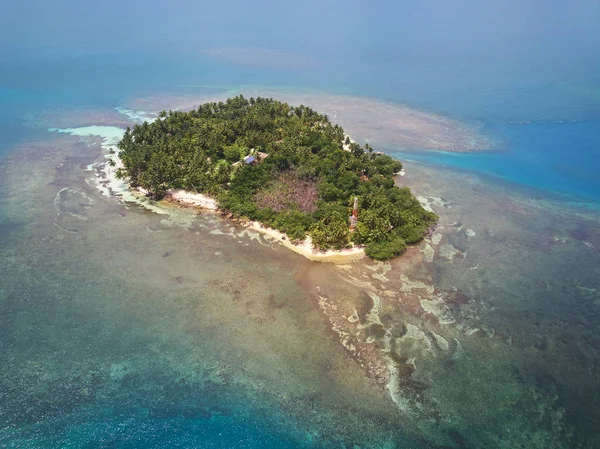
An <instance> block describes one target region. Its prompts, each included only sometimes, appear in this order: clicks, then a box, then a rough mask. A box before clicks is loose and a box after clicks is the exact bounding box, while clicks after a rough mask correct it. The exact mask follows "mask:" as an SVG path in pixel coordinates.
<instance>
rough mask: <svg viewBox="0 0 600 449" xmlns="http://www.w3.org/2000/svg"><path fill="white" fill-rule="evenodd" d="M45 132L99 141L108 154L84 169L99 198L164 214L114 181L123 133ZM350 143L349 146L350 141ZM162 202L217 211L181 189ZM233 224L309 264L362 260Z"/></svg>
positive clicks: (353, 251)
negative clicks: (133, 203) (271, 242)
mask: <svg viewBox="0 0 600 449" xmlns="http://www.w3.org/2000/svg"><path fill="white" fill-rule="evenodd" d="M48 131H50V132H59V133H67V134H72V135H76V136H81V137H93V136H99V137H101V138H102V140H103V143H102V148H103V149H104V150H106V151H107V152H109V154H105V155H103V159H104V160H103V161H101V162H96V163H94V164H91V165H90V166H89V167H88V170H90V171H92V172H93V173H94V176H95V177H96V179H95V182H94V183H93V184H95V187H96V188H97V189H98V190H100V193H101V195H103V196H107V197H109V196H115V197H118V198H120V199H121V200H122V201H124V202H135V203H137V204H140V205H141V206H143V207H145V208H147V209H149V210H152V211H153V212H156V213H161V214H164V213H168V212H167V211H166V210H164V209H161V207H160V206H159V205H156V204H155V203H150V202H148V201H144V200H145V198H143V197H145V196H146V195H147V193H148V192H147V191H145V190H144V189H142V188H133V187H131V186H130V185H129V183H128V182H127V181H126V180H123V179H118V178H117V176H116V174H117V170H118V169H119V168H123V163H122V162H121V160H120V159H119V156H118V151H119V150H118V148H117V146H116V145H117V143H118V142H119V140H121V138H122V136H123V133H124V132H125V130H123V129H121V128H117V127H112V126H105V127H104V126H89V127H81V128H67V129H58V128H51V129H49V130H48ZM348 137H349V136H348ZM350 139H351V138H350ZM350 141H351V142H353V140H352V139H351V140H350ZM344 146H345V149H346V150H349V149H350V148H349V146H348V145H345V144H344ZM111 150H112V151H111ZM111 161H112V162H111ZM165 201H167V202H170V203H176V204H180V205H182V206H185V207H196V208H200V209H202V210H204V211H208V212H212V213H217V212H218V211H219V209H218V204H217V202H216V200H215V199H214V198H211V197H210V196H208V195H204V194H201V193H193V192H188V191H185V190H182V189H172V190H169V191H167V193H166V196H165ZM234 222H235V223H236V224H238V225H240V226H243V227H245V228H249V229H251V230H253V231H256V232H259V233H261V234H262V235H263V236H264V237H266V239H267V240H271V241H277V242H279V243H280V244H281V245H283V246H285V247H286V248H288V249H290V250H292V251H294V252H295V253H297V254H300V255H302V256H304V257H306V258H307V259H309V260H311V261H318V262H328V263H334V264H346V263H350V262H354V261H356V260H359V259H362V258H363V257H366V254H365V251H364V247H362V246H353V247H351V248H347V249H342V250H327V251H321V250H318V249H315V248H313V247H312V243H311V240H310V237H306V239H305V240H304V241H302V242H299V243H293V242H292V241H290V239H289V238H288V237H287V235H286V234H284V233H282V232H280V231H278V230H276V229H273V228H269V227H267V226H265V225H264V224H262V223H260V222H258V221H248V222H244V221H241V220H234Z"/></svg>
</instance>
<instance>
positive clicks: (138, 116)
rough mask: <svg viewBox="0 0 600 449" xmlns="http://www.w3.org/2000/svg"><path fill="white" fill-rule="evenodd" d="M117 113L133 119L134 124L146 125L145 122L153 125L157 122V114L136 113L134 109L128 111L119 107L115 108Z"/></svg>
mask: <svg viewBox="0 0 600 449" xmlns="http://www.w3.org/2000/svg"><path fill="white" fill-rule="evenodd" d="M115 111H117V112H118V113H119V114H122V115H124V116H126V117H128V118H130V119H131V121H133V122H134V123H139V124H141V123H144V122H148V123H152V122H154V121H156V119H157V117H156V115H155V114H153V113H151V112H146V111H135V110H133V109H126V108H122V107H120V106H119V107H118V108H115Z"/></svg>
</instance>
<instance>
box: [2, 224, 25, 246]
mask: <svg viewBox="0 0 600 449" xmlns="http://www.w3.org/2000/svg"><path fill="white" fill-rule="evenodd" d="M21 226H22V224H21V223H16V222H14V221H8V220H3V221H0V242H2V241H7V240H8V237H9V235H10V234H12V233H13V232H15V231H16V230H17V229H18V228H19V227H21Z"/></svg>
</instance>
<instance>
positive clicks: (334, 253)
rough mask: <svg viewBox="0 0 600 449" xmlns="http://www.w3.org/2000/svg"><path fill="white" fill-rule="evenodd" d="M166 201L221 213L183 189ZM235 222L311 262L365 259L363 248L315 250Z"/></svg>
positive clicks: (306, 243) (305, 243) (260, 227)
mask: <svg viewBox="0 0 600 449" xmlns="http://www.w3.org/2000/svg"><path fill="white" fill-rule="evenodd" d="M138 191H140V192H141V193H145V192H144V191H141V190H139V189H138ZM165 201H169V202H175V203H177V204H181V205H183V206H189V207H198V208H200V209H202V210H206V211H210V212H218V211H219V208H218V205H217V202H216V201H215V200H214V199H213V198H211V197H210V196H208V195H205V194H202V193H193V192H187V191H185V190H181V189H174V190H169V191H167V193H166V195H165ZM234 221H235V223H236V224H239V225H240V226H243V227H245V228H248V229H251V230H253V231H256V232H260V233H261V234H263V235H264V236H265V237H267V239H268V240H272V241H277V242H279V243H280V244H281V245H283V246H285V247H286V248H288V249H290V250H292V251H294V252H295V253H297V254H300V255H302V256H304V257H306V258H307V259H309V260H313V261H318V262H329V263H336V264H344V263H349V262H354V261H355V260H359V259H362V258H363V257H365V250H364V248H363V247H362V246H354V247H351V248H346V249H342V250H327V251H322V250H318V249H315V248H313V246H312V242H311V240H310V237H306V239H305V240H303V241H302V242H299V243H293V242H292V241H290V239H289V238H288V237H287V235H286V234H284V233H283V232H280V231H278V230H277V229H273V228H270V227H268V226H266V225H264V224H263V223H260V222H258V221H252V220H250V221H242V220H234Z"/></svg>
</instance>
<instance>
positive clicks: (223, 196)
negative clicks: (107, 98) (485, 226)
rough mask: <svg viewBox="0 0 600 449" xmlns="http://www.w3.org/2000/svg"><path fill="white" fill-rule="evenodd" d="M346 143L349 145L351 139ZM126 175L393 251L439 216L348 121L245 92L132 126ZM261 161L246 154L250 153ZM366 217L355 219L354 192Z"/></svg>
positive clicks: (150, 186) (298, 235) (122, 146)
mask: <svg viewBox="0 0 600 449" xmlns="http://www.w3.org/2000/svg"><path fill="white" fill-rule="evenodd" d="M344 145H345V147H346V148H344ZM119 150H120V152H119V156H120V158H121V160H122V161H123V165H124V168H123V169H122V170H120V172H119V175H120V176H123V177H127V178H128V179H129V182H130V183H131V184H132V186H141V187H143V188H145V189H147V190H149V191H150V192H151V193H152V194H153V195H154V196H156V197H162V196H163V195H164V194H165V193H166V191H167V190H169V189H172V188H181V189H185V190H190V191H197V192H201V193H207V194H209V195H212V196H214V197H216V198H217V200H218V202H219V207H220V208H221V209H223V210H224V211H229V212H231V213H232V214H233V215H234V216H235V217H240V218H241V217H248V218H250V219H252V220H258V221H260V222H262V223H265V224H267V225H269V226H271V227H274V228H276V229H279V230H281V231H283V232H285V233H286V234H287V235H288V236H289V238H290V239H292V240H302V239H304V238H305V237H306V234H307V233H308V234H309V235H310V236H311V238H312V241H313V244H314V245H315V247H317V248H321V249H328V248H335V249H341V248H344V247H348V246H350V245H351V244H352V242H353V243H356V244H363V245H365V246H366V252H367V254H368V255H369V256H371V257H373V258H375V259H379V260H385V259H390V258H392V257H395V256H397V255H399V254H401V253H402V252H404V250H405V249H406V243H415V242H418V241H420V240H421V239H422V238H423V236H424V234H425V232H426V230H427V228H428V227H429V226H430V225H431V224H432V223H434V221H435V220H436V219H437V217H436V216H435V214H433V213H431V212H428V211H426V210H424V209H423V208H422V207H421V205H420V204H419V202H418V201H417V199H416V198H415V197H414V196H413V195H412V193H411V192H410V190H409V189H408V188H398V187H397V186H395V184H394V180H393V178H392V176H393V175H394V173H397V172H398V171H399V170H400V169H401V168H402V164H401V163H400V162H399V161H396V160H394V159H392V158H391V157H389V156H386V155H381V154H376V153H375V152H373V149H372V148H371V147H370V146H369V145H365V146H361V145H359V144H357V143H353V142H350V140H349V139H348V138H347V137H346V136H345V134H344V131H343V129H342V128H341V127H340V126H338V125H335V124H332V123H331V122H330V121H329V119H328V117H327V116H325V115H321V114H318V113H317V112H315V111H313V110H312V109H310V108H308V107H306V106H298V107H292V106H290V105H288V104H286V103H282V102H279V101H276V100H273V99H265V98H256V99H254V98H250V99H246V98H244V97H242V96H238V97H235V98H230V99H228V100H227V101H226V102H221V103H207V104H204V105H201V106H199V107H198V109H195V110H192V111H189V112H179V111H175V112H173V111H170V112H168V113H167V112H162V113H161V114H160V117H159V118H158V119H157V120H156V121H155V122H153V123H146V122H145V123H144V124H142V125H136V126H135V127H134V128H133V129H132V130H130V129H127V131H126V133H125V136H124V137H123V139H122V140H121V142H120V143H119ZM248 155H253V156H254V157H255V159H256V161H255V162H254V163H253V164H247V163H245V161H244V158H245V157H246V156H248ZM355 197H358V199H359V215H358V223H357V225H356V229H355V230H354V232H351V231H350V229H349V223H348V217H349V215H350V213H351V210H352V203H353V201H354V198H355Z"/></svg>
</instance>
